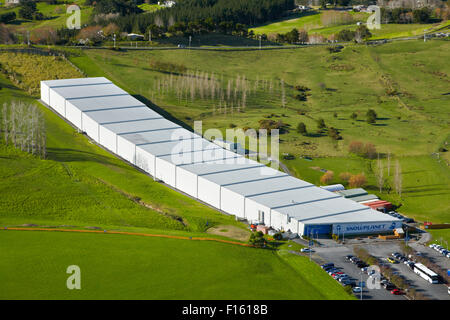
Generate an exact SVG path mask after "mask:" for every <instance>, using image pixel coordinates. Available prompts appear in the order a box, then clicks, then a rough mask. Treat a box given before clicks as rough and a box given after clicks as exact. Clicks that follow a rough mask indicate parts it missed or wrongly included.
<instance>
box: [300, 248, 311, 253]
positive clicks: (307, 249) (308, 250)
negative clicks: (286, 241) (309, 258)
mask: <svg viewBox="0 0 450 320" xmlns="http://www.w3.org/2000/svg"><path fill="white" fill-rule="evenodd" d="M300 251H301V252H313V250H312V249H310V248H302V249H301V250H300Z"/></svg>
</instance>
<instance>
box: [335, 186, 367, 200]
mask: <svg viewBox="0 0 450 320" xmlns="http://www.w3.org/2000/svg"><path fill="white" fill-rule="evenodd" d="M336 193H339V194H340V195H341V196H343V197H346V198H351V197H357V196H363V195H366V194H367V193H368V192H367V191H366V190H364V189H363V188H355V189H347V190H341V191H336Z"/></svg>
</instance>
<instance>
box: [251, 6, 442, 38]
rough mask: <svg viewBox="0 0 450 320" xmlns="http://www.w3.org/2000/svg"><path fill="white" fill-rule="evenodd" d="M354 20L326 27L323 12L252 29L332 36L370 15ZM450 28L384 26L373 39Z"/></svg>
mask: <svg viewBox="0 0 450 320" xmlns="http://www.w3.org/2000/svg"><path fill="white" fill-rule="evenodd" d="M349 13H350V14H351V15H352V17H353V20H354V21H352V22H351V23H349V24H339V25H324V23H323V21H322V16H323V11H318V12H311V13H307V14H299V15H297V16H290V17H287V18H285V19H283V20H280V21H276V22H272V23H268V24H265V25H261V26H257V27H254V28H250V30H253V32H254V33H256V34H262V33H264V34H266V35H268V34H271V33H286V32H289V31H291V30H292V29H294V28H296V29H304V30H307V31H308V33H309V34H321V35H324V36H330V35H332V34H336V33H338V32H339V31H341V30H343V29H348V30H355V29H356V27H357V25H356V23H357V22H358V21H359V22H364V23H365V22H366V21H367V18H368V17H369V15H370V14H368V13H355V12H349ZM448 26H449V22H448V21H445V22H443V23H434V24H382V25H381V28H380V29H375V30H371V33H372V38H371V39H382V38H383V39H385V38H387V39H390V38H399V37H410V36H416V35H420V34H423V32H424V30H427V32H431V31H435V30H438V29H441V28H445V27H448Z"/></svg>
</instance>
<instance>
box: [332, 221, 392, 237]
mask: <svg viewBox="0 0 450 320" xmlns="http://www.w3.org/2000/svg"><path fill="white" fill-rule="evenodd" d="M395 228H397V224H396V223H395V222H392V223H387V222H384V223H379V222H375V223H350V224H334V225H333V233H334V234H343V233H344V234H345V233H348V234H351V233H370V232H382V231H389V230H394V229H395Z"/></svg>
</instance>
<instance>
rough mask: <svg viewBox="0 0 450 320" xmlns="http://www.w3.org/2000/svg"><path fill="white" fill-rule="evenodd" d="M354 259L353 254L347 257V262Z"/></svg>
mask: <svg viewBox="0 0 450 320" xmlns="http://www.w3.org/2000/svg"><path fill="white" fill-rule="evenodd" d="M352 258H354V256H352V255H351V254H349V255H346V256H345V260H347V261H350V259H352Z"/></svg>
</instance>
